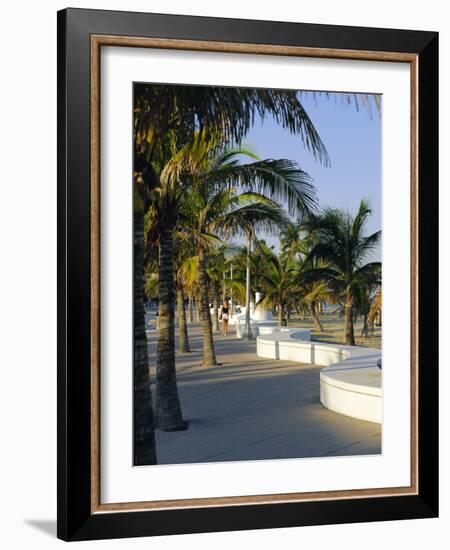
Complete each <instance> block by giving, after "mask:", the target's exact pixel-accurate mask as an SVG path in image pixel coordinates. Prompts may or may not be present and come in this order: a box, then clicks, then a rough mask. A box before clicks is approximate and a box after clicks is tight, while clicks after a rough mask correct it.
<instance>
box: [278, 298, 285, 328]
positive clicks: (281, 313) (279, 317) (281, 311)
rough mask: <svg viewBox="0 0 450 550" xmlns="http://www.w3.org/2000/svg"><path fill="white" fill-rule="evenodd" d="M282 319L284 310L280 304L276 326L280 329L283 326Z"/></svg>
mask: <svg viewBox="0 0 450 550" xmlns="http://www.w3.org/2000/svg"><path fill="white" fill-rule="evenodd" d="M283 319H284V308H283V306H282V305H281V304H279V305H278V325H279V326H280V327H282V326H283Z"/></svg>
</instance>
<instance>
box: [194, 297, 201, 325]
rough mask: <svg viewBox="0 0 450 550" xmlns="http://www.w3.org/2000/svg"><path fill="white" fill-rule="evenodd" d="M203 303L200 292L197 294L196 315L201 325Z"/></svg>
mask: <svg viewBox="0 0 450 550" xmlns="http://www.w3.org/2000/svg"><path fill="white" fill-rule="evenodd" d="M201 303H202V300H201V298H200V292H196V293H195V313H196V321H197V323H199V322H200V321H201V320H202V312H201Z"/></svg>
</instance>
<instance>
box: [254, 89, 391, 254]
mask: <svg viewBox="0 0 450 550" xmlns="http://www.w3.org/2000/svg"><path fill="white" fill-rule="evenodd" d="M343 98H344V96H343V94H340V93H330V94H328V95H325V94H321V95H318V94H315V97H314V96H313V93H311V92H310V93H302V96H301V102H302V104H303V106H304V108H305V110H306V112H307V113H308V115H309V117H310V119H311V120H312V122H313V124H314V126H315V127H316V129H317V131H318V132H319V135H320V137H321V138H322V141H323V142H324V144H325V147H326V149H327V151H328V154H329V156H330V160H331V166H329V167H324V166H322V165H321V164H320V163H319V162H318V161H316V160H315V159H314V157H313V156H312V154H310V153H309V152H308V150H307V149H306V148H305V147H304V146H303V144H302V142H301V140H300V138H299V136H294V135H292V134H290V133H289V131H287V130H283V128H282V127H280V126H278V125H277V124H276V123H275V122H274V121H273V120H272V119H269V118H268V119H266V120H265V121H264V123H262V122H261V121H257V122H256V123H255V126H254V127H253V128H252V129H251V130H250V132H249V133H248V134H247V137H246V138H245V143H246V144H248V145H250V146H251V147H252V148H253V149H254V150H255V152H256V153H257V154H258V155H259V156H260V157H261V158H287V159H291V160H295V161H296V162H297V163H298V165H299V166H300V168H302V169H303V170H305V171H306V172H307V173H308V174H309V175H310V176H311V177H312V178H313V180H314V185H315V187H316V191H317V195H318V198H319V205H320V207H327V206H332V207H337V208H342V209H344V210H348V211H350V212H351V213H354V212H355V211H356V209H357V208H358V205H359V202H360V201H361V199H362V198H364V199H367V200H368V201H369V203H370V205H371V207H372V210H373V213H372V215H371V217H370V219H369V223H368V226H367V230H368V231H369V232H371V233H372V232H374V231H377V230H379V229H381V115H380V114H379V113H378V111H377V110H376V108H375V104H374V102H373V98H370V100H371V101H370V104H371V109H370V110H369V109H368V108H367V107H365V106H364V105H362V104H361V102H360V101H359V102H358V103H359V111H358V110H357V108H356V106H355V103H354V102H352V103H351V104H348V102H346V101H344V100H343ZM261 237H262V235H261ZM267 240H268V241H271V240H272V239H267ZM380 256H381V253H380V250H378V251H377V252H376V253H374V257H373V258H371V259H380Z"/></svg>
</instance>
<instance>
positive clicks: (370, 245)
mask: <svg viewBox="0 0 450 550" xmlns="http://www.w3.org/2000/svg"><path fill="white" fill-rule="evenodd" d="M370 214H371V210H370V208H369V205H368V203H367V202H366V201H364V200H362V201H361V203H360V205H359V209H358V212H357V213H356V215H355V216H354V217H352V216H351V215H350V214H349V213H348V212H343V211H342V210H336V209H326V210H325V211H324V212H323V213H322V215H320V216H316V217H311V219H310V221H309V229H310V231H311V233H313V234H314V235H315V238H316V240H317V244H316V245H315V246H313V248H312V250H311V252H310V258H317V259H320V260H321V261H323V262H324V263H325V266H324V267H314V269H312V270H311V278H312V279H314V280H322V281H324V282H325V283H326V284H327V285H328V286H329V287H330V289H331V290H333V291H335V292H338V293H339V294H340V295H341V296H342V300H343V304H344V319H345V323H344V342H345V344H347V345H351V346H354V345H355V335H354V328H353V320H354V304H355V300H356V296H357V293H358V289H359V285H360V284H361V283H362V282H364V281H367V279H368V278H369V277H370V278H371V277H375V276H377V275H378V274H379V272H380V270H381V263H380V262H369V263H364V260H365V259H366V257H367V256H368V254H369V253H370V252H372V251H373V249H374V248H375V246H376V245H377V243H378V241H379V239H380V236H381V231H376V232H375V233H372V234H371V235H368V236H366V235H365V229H366V224H367V219H368V217H369V216H370Z"/></svg>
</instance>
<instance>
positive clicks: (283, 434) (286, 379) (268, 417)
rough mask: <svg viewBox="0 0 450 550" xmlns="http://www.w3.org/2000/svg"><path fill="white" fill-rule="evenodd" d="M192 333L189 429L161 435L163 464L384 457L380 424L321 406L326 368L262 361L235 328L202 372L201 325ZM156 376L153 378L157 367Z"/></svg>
mask: <svg viewBox="0 0 450 550" xmlns="http://www.w3.org/2000/svg"><path fill="white" fill-rule="evenodd" d="M188 328H189V339H190V344H191V350H192V351H191V353H185V354H177V380H178V390H179V394H180V399H181V405H182V409H183V415H184V418H185V420H188V421H189V429H188V430H186V431H184V432H172V433H167V432H160V431H159V430H158V431H157V451H158V462H159V463H160V464H180V463H192V462H223V461H228V460H256V459H277V458H304V457H321V456H345V455H364V454H378V453H380V452H381V426H380V425H378V424H373V423H370V422H363V421H360V420H355V419H352V418H349V417H345V416H342V415H340V414H337V413H333V412H331V411H329V410H328V409H325V408H324V407H323V406H322V405H321V404H320V401H319V371H320V368H321V367H316V366H312V365H305V364H301V363H294V362H291V361H276V360H272V359H262V358H260V357H258V356H257V355H256V343H255V342H248V341H244V340H238V339H236V338H235V337H234V327H232V326H231V327H230V334H229V335H228V336H227V337H226V338H225V337H222V336H220V335H217V336H216V338H215V341H216V354H217V360H218V361H219V362H220V363H222V365H221V366H218V367H214V368H204V367H201V357H202V354H201V349H202V338H201V329H200V326H199V325H198V324H194V325H189V327H188ZM150 334H151V336H150V339H149V353H150V362H151V364H152V365H155V349H156V346H155V343H156V331H151V332H150ZM151 377H152V380H154V379H155V368H154V366H153V367H152V369H151Z"/></svg>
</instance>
